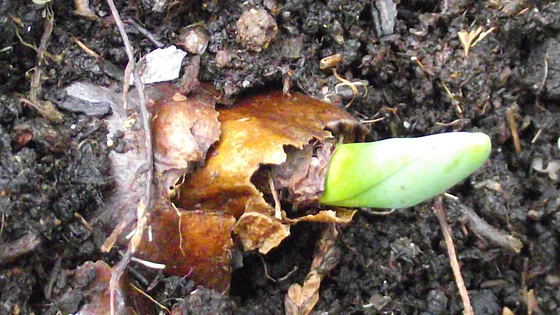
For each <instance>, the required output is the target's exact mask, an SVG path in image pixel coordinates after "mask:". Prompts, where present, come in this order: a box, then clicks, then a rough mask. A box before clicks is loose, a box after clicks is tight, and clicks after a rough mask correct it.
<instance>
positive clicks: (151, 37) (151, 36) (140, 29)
mask: <svg viewBox="0 0 560 315" xmlns="http://www.w3.org/2000/svg"><path fill="white" fill-rule="evenodd" d="M124 22H125V23H127V24H130V25H132V26H133V27H134V28H136V29H137V30H138V32H140V33H141V34H142V35H144V36H146V38H148V39H149V40H151V41H152V43H154V45H156V46H157V47H158V48H161V47H163V46H165V45H164V44H163V43H162V42H160V41H159V40H157V39H156V37H155V36H154V34H152V33H150V31H148V30H147V29H145V28H144V27H143V26H142V25H140V24H138V23H137V22H136V21H134V20H133V19H126V20H125V21H124Z"/></svg>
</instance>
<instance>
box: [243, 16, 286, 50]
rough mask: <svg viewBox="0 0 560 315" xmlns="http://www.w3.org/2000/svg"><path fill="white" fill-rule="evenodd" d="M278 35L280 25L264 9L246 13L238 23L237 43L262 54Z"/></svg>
mask: <svg viewBox="0 0 560 315" xmlns="http://www.w3.org/2000/svg"><path fill="white" fill-rule="evenodd" d="M277 35H278V25H277V24H276V21H275V20H274V18H273V17H272V16H271V15H270V14H269V13H268V12H267V11H266V10H264V9H259V10H255V9H251V10H248V11H245V12H244V13H243V14H242V15H241V18H239V21H237V41H239V42H240V43H242V44H243V45H244V46H245V47H247V49H249V50H253V51H256V52H260V51H261V50H263V49H265V48H266V47H268V45H269V44H270V42H271V41H272V40H273V39H274V38H276V36H277Z"/></svg>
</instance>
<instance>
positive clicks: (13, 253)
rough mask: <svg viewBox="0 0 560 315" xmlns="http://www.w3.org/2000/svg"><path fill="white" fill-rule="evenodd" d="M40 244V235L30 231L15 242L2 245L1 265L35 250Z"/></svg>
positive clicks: (0, 249) (0, 248) (0, 253)
mask: <svg viewBox="0 0 560 315" xmlns="http://www.w3.org/2000/svg"><path fill="white" fill-rule="evenodd" d="M40 244H41V237H40V236H38V235H35V234H33V233H28V234H25V235H24V236H22V237H21V238H19V239H17V240H15V241H13V242H9V243H5V244H2V245H0V266H2V265H3V264H9V263H11V262H12V261H14V260H16V259H17V258H18V257H19V256H21V255H24V254H27V253H29V252H32V251H34V250H35V249H36V248H37V247H38V246H39V245H40Z"/></svg>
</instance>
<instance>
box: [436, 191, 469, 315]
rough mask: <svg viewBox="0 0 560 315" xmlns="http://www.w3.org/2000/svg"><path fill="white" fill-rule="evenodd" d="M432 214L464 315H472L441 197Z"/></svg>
mask: <svg viewBox="0 0 560 315" xmlns="http://www.w3.org/2000/svg"><path fill="white" fill-rule="evenodd" d="M434 213H435V215H436V217H437V219H438V221H439V225H440V226H441V231H442V233H443V237H444V239H445V245H446V246H447V255H448V256H449V263H450V264H451V269H453V275H454V276H455V283H456V284H457V288H458V289H459V295H461V299H462V300H463V307H464V308H465V310H464V314H466V315H474V311H473V308H472V306H471V301H470V299H469V294H468V292H467V287H466V286H465V281H463V276H462V275H461V267H459V261H458V260H457V253H456V252H455V245H454V243H453V238H452V237H451V228H450V227H449V225H448V224H447V218H446V215H445V210H444V209H443V197H441V196H440V197H439V198H437V199H436V202H435V203H434Z"/></svg>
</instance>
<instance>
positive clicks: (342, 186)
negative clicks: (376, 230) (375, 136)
mask: <svg viewBox="0 0 560 315" xmlns="http://www.w3.org/2000/svg"><path fill="white" fill-rule="evenodd" d="M490 150H491V143H490V138H489V137H488V136H487V135H486V134H483V133H468V132H454V133H442V134H437V135H431V136H425V137H419V138H403V139H400V138H399V139H387V140H382V141H377V142H370V143H350V144H342V145H339V146H338V147H337V149H336V151H335V153H334V155H333V157H332V159H331V162H330V166H329V170H328V174H327V179H326V182H325V192H324V194H323V195H322V196H321V198H320V199H319V202H320V203H321V204H323V205H331V206H341V207H372V208H404V207H410V206H413V205H415V204H417V203H419V202H422V201H424V200H426V199H428V198H431V197H433V196H435V195H438V194H441V193H443V192H444V191H445V190H447V189H449V188H451V187H452V186H453V185H455V184H457V183H458V182H460V181H462V180H463V179H465V178H466V177H467V176H468V175H469V174H471V173H472V172H474V171H475V170H477V169H478V168H479V167H480V166H482V164H484V162H485V161H486V160H487V159H488V156H489V155H490Z"/></svg>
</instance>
